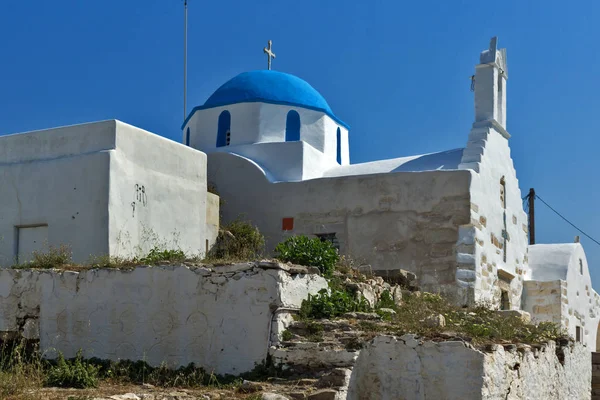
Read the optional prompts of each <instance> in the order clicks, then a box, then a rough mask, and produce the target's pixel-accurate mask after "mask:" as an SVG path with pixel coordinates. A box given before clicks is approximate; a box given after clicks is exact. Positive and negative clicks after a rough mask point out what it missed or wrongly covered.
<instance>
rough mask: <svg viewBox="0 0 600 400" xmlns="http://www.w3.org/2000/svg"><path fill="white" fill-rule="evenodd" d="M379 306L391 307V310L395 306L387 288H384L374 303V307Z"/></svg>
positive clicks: (378, 307) (377, 307)
mask: <svg viewBox="0 0 600 400" xmlns="http://www.w3.org/2000/svg"><path fill="white" fill-rule="evenodd" d="M380 308H391V309H392V310H393V309H395V308H396V302H395V301H394V297H393V296H392V294H391V293H390V291H389V290H384V291H383V292H382V293H381V296H379V301H377V304H375V309H380Z"/></svg>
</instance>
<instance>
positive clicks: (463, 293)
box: [0, 38, 600, 349]
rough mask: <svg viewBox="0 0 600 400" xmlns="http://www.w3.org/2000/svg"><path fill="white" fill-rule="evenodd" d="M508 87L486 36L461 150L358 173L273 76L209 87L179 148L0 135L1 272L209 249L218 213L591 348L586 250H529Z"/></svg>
mask: <svg viewBox="0 0 600 400" xmlns="http://www.w3.org/2000/svg"><path fill="white" fill-rule="evenodd" d="M507 80H508V68H507V62H506V50H505V49H498V48H497V40H496V39H495V38H494V39H492V41H491V43H490V46H489V48H488V49H486V50H484V51H483V52H482V53H481V54H480V59H479V64H477V65H476V67H475V74H474V92H475V93H474V94H475V100H474V102H475V107H474V108H475V118H474V121H473V125H472V127H471V130H470V132H469V133H468V135H467V132H466V131H465V146H464V147H462V148H459V149H450V150H447V151H441V152H437V153H432V154H424V155H416V156H408V157H401V158H394V159H388V160H379V161H373V162H367V163H360V164H352V163H351V162H350V148H349V140H348V137H349V134H350V130H349V127H348V125H347V124H346V123H344V121H343V120H342V119H341V118H339V117H338V116H337V115H336V114H335V113H334V112H333V110H332V109H331V108H330V106H329V105H328V103H327V101H326V100H325V99H324V98H323V96H321V95H320V94H319V93H318V91H317V90H315V89H314V88H313V87H312V86H311V85H310V84H308V83H307V82H305V81H303V80H302V79H300V78H298V77H296V76H293V75H290V74H286V73H282V72H276V71H272V70H266V71H250V72H245V73H242V74H240V75H238V76H236V77H234V78H233V79H231V80H230V81H228V82H226V83H225V84H224V85H223V86H221V87H220V88H218V89H217V90H216V91H215V93H214V94H212V95H211V96H210V97H209V98H208V100H207V101H206V102H205V104H203V105H202V106H199V107H196V108H194V109H193V110H192V112H191V113H190V114H189V116H188V117H187V119H186V120H185V122H184V124H183V127H182V128H183V143H182V144H179V143H175V142H172V141H169V140H167V139H164V138H162V137H160V136H157V135H154V134H151V133H149V132H147V131H144V130H142V129H139V128H136V127H133V126H130V125H127V124H125V123H122V122H120V121H103V122H97V123H91V124H84V125H76V126H71V127H64V128H57V129H50V130H45V131H37V132H30V133H25V134H19V135H9V136H4V137H0V192H1V193H2V194H3V196H2V198H0V266H3V267H5V266H10V265H13V264H15V263H24V262H27V261H28V260H29V259H30V257H31V254H32V252H34V251H43V250H44V249H47V248H48V246H60V245H67V246H69V247H70V248H71V249H72V251H73V258H74V260H75V261H76V262H85V261H86V260H88V259H89V258H90V257H92V256H105V255H109V256H117V257H131V256H135V255H139V254H143V253H147V252H148V251H149V250H150V249H151V248H152V247H154V246H160V247H167V248H179V249H181V250H183V251H184V252H185V253H186V254H189V255H200V256H202V255H204V254H206V252H207V251H208V250H209V249H210V247H211V246H212V244H213V243H214V242H215V239H216V236H217V232H218V229H219V226H218V225H219V214H220V215H221V218H222V222H224V223H227V222H230V221H233V220H235V219H237V218H240V217H241V218H244V219H246V220H249V221H251V222H252V223H253V224H255V225H257V226H258V228H259V229H260V231H261V232H262V233H263V234H264V235H265V237H266V241H267V250H268V251H271V250H272V249H273V248H274V247H275V245H276V244H277V243H278V242H280V241H281V240H283V239H285V238H287V237H289V236H292V235H309V236H317V237H320V238H321V239H322V240H328V241H331V242H332V243H334V245H335V246H337V247H338V248H339V251H340V253H341V254H344V255H346V256H349V257H351V258H352V259H353V260H355V261H356V262H357V263H359V264H365V265H367V264H368V265H370V266H371V267H372V268H373V269H374V270H376V271H379V272H378V273H382V274H383V273H385V272H386V271H393V270H397V269H404V270H408V271H412V272H414V273H416V275H417V276H418V279H419V282H418V283H419V286H420V287H421V288H422V289H423V290H425V291H429V292H433V293H440V294H443V295H445V296H447V297H449V298H450V299H451V300H452V301H454V302H455V303H456V304H457V305H473V304H475V303H477V302H485V303H487V304H491V305H492V306H493V307H495V308H499V309H502V310H507V311H510V310H512V311H518V310H525V311H527V312H529V313H530V314H531V316H532V317H533V318H534V320H536V321H551V322H556V323H559V324H561V326H562V327H564V328H565V329H567V330H568V331H569V333H570V334H571V335H572V336H573V337H575V338H577V340H579V341H582V342H584V343H586V344H587V345H588V346H589V347H590V348H591V349H595V348H596V339H597V338H598V337H599V336H598V332H597V331H598V323H599V322H600V297H599V296H598V294H597V293H596V292H595V291H594V290H593V288H592V284H591V278H590V274H589V269H588V265H587V259H586V257H585V252H584V250H583V247H582V246H581V245H580V244H579V243H570V244H556V245H533V246H530V245H529V244H528V232H527V229H528V221H527V215H526V213H525V212H524V210H523V206H522V201H521V198H522V193H521V191H520V189H519V182H518V179H517V174H516V171H515V168H514V165H513V161H512V158H511V153H510V134H509V133H508V131H507V129H506V116H507V114H506V93H507V92H506V90H507ZM208 184H210V185H211V186H213V187H215V188H216V190H217V192H218V194H219V196H221V197H222V198H223V200H224V206H223V208H222V210H219V198H218V197H217V196H216V195H214V194H211V193H208V192H207V186H208ZM599 348H600V346H599Z"/></svg>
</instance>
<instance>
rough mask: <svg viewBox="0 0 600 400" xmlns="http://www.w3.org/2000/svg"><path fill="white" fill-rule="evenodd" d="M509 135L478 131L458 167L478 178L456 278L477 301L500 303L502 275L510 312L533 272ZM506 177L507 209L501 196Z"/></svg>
mask: <svg viewBox="0 0 600 400" xmlns="http://www.w3.org/2000/svg"><path fill="white" fill-rule="evenodd" d="M507 137H508V134H507V133H506V132H503V131H501V130H499V128H494V127H493V126H491V125H490V126H484V127H479V128H476V127H474V128H473V129H472V130H471V133H470V135H469V140H468V143H467V147H466V148H465V150H464V152H463V158H462V163H461V165H460V166H459V168H461V169H471V170H473V171H476V172H477V174H474V177H473V181H472V184H471V224H470V226H464V227H462V228H461V237H462V240H461V242H460V243H459V250H458V251H459V253H460V254H459V263H460V264H459V271H458V274H457V277H458V278H459V280H460V281H461V285H463V286H465V287H472V288H474V289H475V299H474V300H475V301H491V302H492V304H495V305H499V304H500V288H499V285H498V276H499V273H504V276H506V277H508V278H509V280H510V285H509V289H510V291H509V295H510V306H511V309H520V308H521V292H522V288H523V279H524V277H525V275H526V273H527V271H528V268H529V267H528V260H527V246H528V238H527V215H526V214H525V212H524V211H523V204H522V196H521V190H520V189H519V182H518V179H517V175H516V171H515V169H514V166H513V162H512V158H511V155H510V147H509V142H508V139H507ZM502 178H504V181H505V188H506V190H505V194H504V195H505V198H506V209H504V208H503V204H502V201H501V198H500V193H501V183H500V181H501V179H502ZM505 220H506V224H505ZM505 230H506V233H507V235H508V239H507V246H508V247H507V253H506V261H504V246H505V241H504V233H503V231H505ZM500 271H501V272H500Z"/></svg>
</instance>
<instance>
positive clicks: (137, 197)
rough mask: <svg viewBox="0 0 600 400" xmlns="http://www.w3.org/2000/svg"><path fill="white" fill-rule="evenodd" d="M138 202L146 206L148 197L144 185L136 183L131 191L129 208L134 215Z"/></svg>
mask: <svg viewBox="0 0 600 400" xmlns="http://www.w3.org/2000/svg"><path fill="white" fill-rule="evenodd" d="M136 204H139V205H140V206H142V207H146V205H147V204H148V197H147V196H146V186H144V185H140V184H139V183H136V184H135V186H134V191H133V201H132V202H131V209H132V213H133V216H134V217H135V207H136Z"/></svg>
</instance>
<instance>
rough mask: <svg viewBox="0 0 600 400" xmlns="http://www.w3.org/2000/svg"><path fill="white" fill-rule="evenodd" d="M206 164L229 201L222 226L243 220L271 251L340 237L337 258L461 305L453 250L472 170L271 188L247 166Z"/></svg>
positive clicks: (464, 220)
mask: <svg viewBox="0 0 600 400" xmlns="http://www.w3.org/2000/svg"><path fill="white" fill-rule="evenodd" d="M208 157H209V162H208V168H209V177H210V182H215V183H216V184H217V185H216V186H217V190H218V192H219V194H220V196H222V198H223V199H224V202H225V206H224V207H223V219H224V222H228V221H231V220H233V219H235V218H237V217H238V216H239V215H240V214H243V215H244V216H245V217H246V218H248V219H249V220H250V221H252V223H254V224H256V225H257V226H258V227H259V229H260V231H261V232H262V233H263V234H264V235H265V237H266V241H267V248H268V250H272V249H273V248H274V247H275V245H276V244H277V243H278V242H279V241H281V240H283V239H285V238H286V237H289V236H292V235H301V234H304V235H311V236H312V235H319V234H335V239H336V243H337V244H338V245H339V247H340V252H341V253H342V254H345V255H349V256H350V257H351V258H353V259H354V260H356V261H357V262H358V263H366V264H370V265H371V266H372V267H373V269H374V270H393V269H405V270H408V271H411V272H414V273H415V274H416V275H417V276H418V277H419V280H420V281H419V282H418V286H420V287H421V288H422V289H423V290H425V291H431V292H436V293H437V292H442V293H444V294H446V295H448V296H449V297H451V298H454V299H457V302H460V303H463V302H464V299H465V298H466V294H465V291H464V290H463V288H462V287H460V286H458V285H457V282H456V268H457V252H456V248H457V242H458V241H459V238H460V237H459V227H460V226H462V225H466V224H469V223H470V221H471V215H470V197H469V185H470V182H471V177H472V172H471V171H428V172H418V173H413V172H395V173H386V174H373V175H366V176H345V177H336V178H327V179H313V180H308V181H303V182H281V183H271V182H269V181H268V179H267V178H266V177H265V175H264V172H263V171H262V170H261V169H260V167H259V166H257V165H256V164H254V163H253V162H252V161H250V160H247V159H245V158H242V157H240V156H237V155H235V154H225V153H213V154H210V155H209V156H208ZM240 193H243V196H241V195H240ZM284 218H293V226H292V227H290V228H291V229H285V230H284V229H283V219H284Z"/></svg>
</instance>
